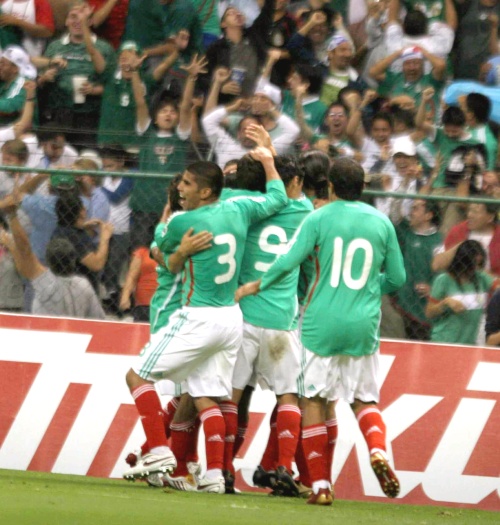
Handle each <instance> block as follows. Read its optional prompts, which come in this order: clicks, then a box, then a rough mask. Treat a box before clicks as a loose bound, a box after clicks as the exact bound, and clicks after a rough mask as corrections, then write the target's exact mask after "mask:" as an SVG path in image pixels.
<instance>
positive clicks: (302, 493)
mask: <svg viewBox="0 0 500 525" xmlns="http://www.w3.org/2000/svg"><path fill="white" fill-rule="evenodd" d="M295 483H296V484H297V488H298V489H299V498H309V496H311V494H312V493H313V491H312V488H311V487H307V486H306V485H304V484H303V483H302V482H301V481H299V482H297V481H296V482H295Z"/></svg>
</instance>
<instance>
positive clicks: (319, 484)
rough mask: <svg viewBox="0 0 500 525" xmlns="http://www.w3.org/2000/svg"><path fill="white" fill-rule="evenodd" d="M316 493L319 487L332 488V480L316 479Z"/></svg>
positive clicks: (314, 489) (314, 490)
mask: <svg viewBox="0 0 500 525" xmlns="http://www.w3.org/2000/svg"><path fill="white" fill-rule="evenodd" d="M312 489H313V492H314V494H317V493H318V492H319V489H329V490H331V486H330V482H329V481H328V480H326V479H320V480H319V481H314V482H313V486H312Z"/></svg>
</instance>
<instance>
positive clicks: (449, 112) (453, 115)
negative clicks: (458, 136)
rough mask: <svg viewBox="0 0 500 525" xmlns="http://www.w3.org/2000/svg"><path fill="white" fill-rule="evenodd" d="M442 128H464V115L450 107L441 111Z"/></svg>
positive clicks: (459, 110) (454, 107) (456, 108)
mask: <svg viewBox="0 0 500 525" xmlns="http://www.w3.org/2000/svg"><path fill="white" fill-rule="evenodd" d="M441 122H442V124H443V126H446V125H448V126H460V127H463V126H465V114H464V112H463V111H462V110H461V109H460V108H458V107H456V106H450V107H448V108H446V109H445V110H444V111H443V116H442V118H441Z"/></svg>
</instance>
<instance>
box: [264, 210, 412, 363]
mask: <svg viewBox="0 0 500 525" xmlns="http://www.w3.org/2000/svg"><path fill="white" fill-rule="evenodd" d="M310 255H312V256H313V258H314V265H315V271H314V280H313V282H312V283H311V284H310V285H309V290H308V295H307V300H306V306H305V312H304V317H303V320H302V334H301V337H302V342H303V344H304V346H305V347H306V348H307V349H309V350H311V351H312V352H314V353H315V354H318V355H320V356H323V357H326V356H332V355H340V354H342V355H351V356H361V355H368V354H372V353H374V352H376V351H377V349H378V347H379V323H380V305H381V295H382V293H389V292H391V291H396V290H397V289H398V288H400V287H401V286H402V285H403V283H404V281H405V278H406V274H405V269H404V265H403V257H402V255H401V250H400V248H399V244H398V240H397V237H396V232H395V230H394V226H393V225H392V223H391V222H390V220H389V219H388V218H387V217H386V216H385V215H383V214H382V213H380V212H379V211H378V210H376V209H375V208H373V207H371V206H369V205H367V204H364V203H362V202H357V201H356V202H353V201H344V200H337V201H334V202H332V203H330V204H328V205H326V206H323V207H322V208H320V209H319V210H316V211H314V212H313V213H311V214H310V215H309V216H308V217H306V218H305V220H304V222H303V223H302V225H301V226H300V227H299V229H298V230H297V232H296V234H295V236H294V238H293V239H292V241H291V242H290V246H289V251H288V253H287V254H285V255H282V256H281V257H278V259H277V260H276V262H275V263H274V264H273V266H271V268H270V269H269V270H268V271H267V273H266V274H264V276H263V277H262V283H261V286H260V288H261V290H263V291H264V290H266V289H268V288H269V287H270V286H271V285H273V284H274V283H275V282H279V281H280V280H282V279H283V278H285V277H286V275H287V273H288V272H290V271H292V270H294V269H295V268H296V267H297V266H298V265H300V264H301V263H302V262H303V261H304V260H306V259H307V257H308V256H310ZM382 269H383V270H384V273H382V274H381V271H382Z"/></svg>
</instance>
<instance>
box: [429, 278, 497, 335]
mask: <svg viewBox="0 0 500 525" xmlns="http://www.w3.org/2000/svg"><path fill="white" fill-rule="evenodd" d="M476 279H477V283H476V286H474V284H473V283H466V284H463V285H462V286H460V285H459V284H458V283H457V282H456V281H455V279H453V277H452V276H451V275H450V274H449V273H442V274H441V275H438V276H437V277H436V280H435V281H434V284H433V285H432V290H431V297H430V299H429V301H431V302H437V301H442V300H443V299H444V298H445V297H452V298H453V299H457V300H458V301H460V302H461V303H462V304H463V305H464V306H465V311H463V312H462V313H460V314H456V313H455V312H453V311H452V310H450V309H446V311H445V312H444V313H443V314H442V315H440V316H439V317H437V318H435V319H433V325H432V333H431V341H435V342H440V343H456V344H464V345H475V344H476V342H477V338H478V333H479V327H480V324H481V323H480V322H481V318H482V316H483V313H484V309H485V308H486V304H487V302H488V292H491V291H492V285H493V282H494V280H495V279H494V278H493V277H491V275H488V274H487V273H485V272H477V273H476Z"/></svg>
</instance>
